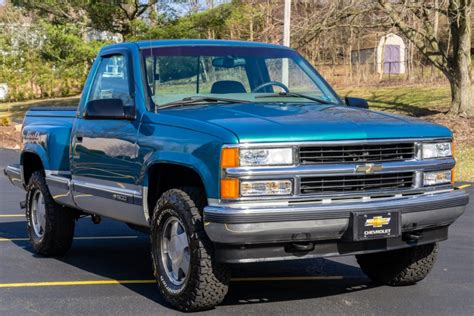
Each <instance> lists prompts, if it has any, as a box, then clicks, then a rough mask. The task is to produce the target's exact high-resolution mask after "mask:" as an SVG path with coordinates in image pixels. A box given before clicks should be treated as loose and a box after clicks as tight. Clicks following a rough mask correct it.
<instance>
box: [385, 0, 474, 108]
mask: <svg viewBox="0 0 474 316" xmlns="http://www.w3.org/2000/svg"><path fill="white" fill-rule="evenodd" d="M378 3H379V7H380V8H381V10H382V11H383V12H385V13H386V14H387V15H388V17H389V18H390V20H391V21H392V23H393V24H394V26H395V27H397V28H398V29H399V30H400V32H401V33H403V35H404V36H405V37H406V38H407V39H408V40H409V41H411V42H412V43H413V44H414V45H415V47H416V48H417V49H418V50H419V51H420V53H421V54H422V55H423V56H424V57H425V58H426V59H427V60H428V61H429V62H430V63H432V64H433V65H434V66H435V67H436V68H438V69H439V70H441V71H442V72H443V74H444V75H445V76H446V78H447V79H448V81H449V83H450V86H451V110H450V112H449V113H450V114H451V115H459V116H464V117H474V81H473V78H472V76H473V75H472V63H471V34H472V33H471V11H472V4H473V3H472V0H449V1H442V2H441V3H438V1H434V2H432V1H416V0H403V1H389V0H378ZM435 13H436V14H435ZM409 15H413V16H415V17H416V19H417V21H418V23H419V27H413V26H412V25H410V24H409V23H408V22H407V16H409ZM439 15H441V16H444V18H445V20H446V25H447V28H448V32H447V33H448V35H449V37H448V38H446V37H441V36H439V35H438V34H437V33H438V19H439ZM433 17H434V19H433Z"/></svg>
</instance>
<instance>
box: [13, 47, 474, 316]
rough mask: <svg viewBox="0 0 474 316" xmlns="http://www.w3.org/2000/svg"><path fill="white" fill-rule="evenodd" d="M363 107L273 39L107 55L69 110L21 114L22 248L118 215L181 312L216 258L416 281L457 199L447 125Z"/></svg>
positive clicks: (217, 281) (51, 244)
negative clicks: (324, 266)
mask: <svg viewBox="0 0 474 316" xmlns="http://www.w3.org/2000/svg"><path fill="white" fill-rule="evenodd" d="M367 107H368V106H367V102H366V101H365V100H363V99H358V98H350V97H347V98H345V100H344V101H343V100H341V99H340V98H339V97H338V96H337V95H336V93H335V92H334V90H333V89H332V88H331V87H330V86H329V85H328V83H327V82H326V81H325V80H324V79H323V78H322V77H321V76H320V75H319V74H318V73H317V71H316V70H315V69H314V68H313V67H312V66H311V65H310V64H309V63H308V62H307V61H306V60H305V59H304V58H303V57H301V55H299V54H298V53H297V52H296V51H294V50H292V49H290V48H287V47H283V46H278V45H271V44H263V43H252V42H237V41H217V40H169V41H146V42H136V43H122V44H116V45H110V46H107V47H104V48H103V49H102V50H101V51H100V53H99V56H98V57H97V59H96V60H95V62H94V65H93V66H92V69H91V71H90V74H89V77H88V78H87V81H86V83H85V86H84V91H83V93H82V97H81V100H80V102H79V105H78V107H77V108H33V109H30V110H29V111H28V113H27V114H26V116H25V119H24V123H23V129H22V135H23V146H22V151H21V160H20V162H19V164H17V165H11V166H8V167H7V168H6V169H5V174H6V175H7V176H8V177H9V178H10V180H11V182H12V183H14V184H16V185H18V186H20V187H22V188H24V189H25V190H26V201H25V202H22V205H23V206H24V207H25V208H26V216H27V220H28V233H29V236H30V239H31V243H32V245H33V248H34V249H35V251H37V252H38V253H39V254H42V255H61V254H64V253H65V252H66V251H67V250H68V249H69V248H70V247H71V244H72V240H73V235H74V225H75V221H76V220H78V219H79V217H81V218H82V217H84V215H90V216H91V217H92V219H93V221H94V222H95V223H98V222H100V219H101V217H107V218H112V219H115V220H118V221H122V222H125V223H127V224H128V225H129V226H130V227H132V228H134V229H137V230H141V231H145V232H147V233H149V234H150V240H151V254H152V261H153V268H154V274H155V277H156V280H157V283H158V287H159V289H160V291H161V293H162V295H163V297H164V298H165V299H166V300H167V302H169V303H170V304H171V305H172V306H174V307H175V308H177V309H180V310H185V311H192V310H202V309H207V308H212V307H213V306H215V305H216V304H219V303H220V302H221V301H222V300H223V299H224V297H225V295H226V293H227V289H228V284H229V280H230V270H229V264H231V263H232V264H245V263H248V262H263V261H271V260H291V259H298V258H314V257H329V256H341V255H355V256H356V257H357V261H358V262H359V264H360V266H361V269H362V270H363V271H364V272H365V273H366V274H367V276H369V277H370V278H371V279H372V280H374V281H376V282H381V283H384V284H389V285H394V286H396V285H407V284H414V283H416V282H418V281H420V280H422V279H423V278H424V277H425V276H426V275H427V274H428V273H429V271H430V270H431V267H432V266H433V263H434V260H435V257H436V254H437V251H438V246H437V245H438V242H439V241H442V240H445V239H447V236H448V226H449V225H450V224H452V223H453V222H454V221H455V220H456V219H457V218H458V217H459V216H460V215H461V214H462V213H463V212H464V210H465V205H466V204H467V203H468V195H467V193H466V192H465V191H463V190H460V189H457V188H456V187H455V186H454V185H453V168H454V165H455V160H454V157H453V145H452V133H451V131H449V130H448V129H447V128H445V127H442V126H439V125H436V124H432V123H428V122H424V121H420V120H416V119H413V118H409V117H404V116H399V115H394V114H388V113H382V112H376V111H371V110H368V109H367ZM288 264H291V261H289V262H288Z"/></svg>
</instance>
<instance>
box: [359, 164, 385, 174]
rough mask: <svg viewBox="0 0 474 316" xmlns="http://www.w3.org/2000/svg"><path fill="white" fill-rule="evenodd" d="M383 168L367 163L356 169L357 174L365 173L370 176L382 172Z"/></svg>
mask: <svg viewBox="0 0 474 316" xmlns="http://www.w3.org/2000/svg"><path fill="white" fill-rule="evenodd" d="M382 170H383V167H382V165H376V164H373V163H367V164H365V165H358V166H357V167H356V172H357V173H365V174H370V173H374V172H376V171H382Z"/></svg>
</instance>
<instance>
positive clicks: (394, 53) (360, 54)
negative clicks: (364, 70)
mask: <svg viewBox="0 0 474 316" xmlns="http://www.w3.org/2000/svg"><path fill="white" fill-rule="evenodd" d="M351 61H352V63H353V64H355V63H360V64H373V65H374V71H376V72H377V73H386V74H389V73H390V74H403V73H405V70H406V46H405V42H404V41H403V39H402V38H401V37H400V36H398V35H396V34H393V33H388V34H385V35H380V34H370V35H367V36H365V37H364V38H363V39H362V41H361V43H360V45H359V47H354V49H353V50H352V52H351Z"/></svg>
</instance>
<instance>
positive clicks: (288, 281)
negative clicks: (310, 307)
mask: <svg viewBox="0 0 474 316" xmlns="http://www.w3.org/2000/svg"><path fill="white" fill-rule="evenodd" d="M80 224H81V223H80ZM80 224H79V225H80ZM25 226H26V222H24V221H23V222H8V223H0V234H1V237H4V238H18V237H21V238H24V237H25V235H26V234H25V232H26V227H25ZM87 226H89V225H87ZM84 228H85V229H84ZM81 230H82V231H91V230H95V231H100V229H99V230H98V229H94V226H91V227H83V229H81ZM114 230H115V229H114ZM105 234H107V235H110V232H103V231H101V234H100V235H105ZM118 234H120V235H129V236H138V237H136V238H125V239H86V240H74V243H73V246H72V248H71V250H70V251H69V252H68V253H67V254H66V255H65V256H64V257H55V258H46V257H42V256H38V255H36V254H34V252H33V249H32V247H31V245H30V244H29V242H28V241H24V240H22V241H13V243H14V244H16V245H17V246H18V247H21V248H24V250H26V251H27V252H25V251H22V252H21V253H19V257H18V258H17V259H16V260H18V261H22V262H25V261H26V262H28V263H31V266H32V267H34V266H35V264H36V261H37V260H45V261H47V263H48V267H49V268H50V269H51V271H52V272H51V276H54V281H71V280H70V279H71V277H70V276H68V275H64V274H61V271H62V270H64V267H62V266H63V265H64V264H67V265H70V266H73V267H75V268H77V269H78V270H79V271H78V272H77V273H75V274H74V275H75V276H76V277H75V278H76V279H77V280H79V281H80V280H95V279H114V280H150V279H153V273H152V269H151V258H150V252H149V239H148V236H146V235H143V234H137V233H135V232H133V231H131V230H128V229H121V232H120V233H117V232H115V235H118ZM76 235H78V234H76ZM81 235H84V234H81ZM88 235H90V234H88ZM100 235H97V234H95V235H94V236H100ZM0 253H1V252H0ZM29 255H30V256H29ZM20 256H21V257H20ZM24 256H27V257H24ZM0 260H2V258H1V254H0ZM18 275H19V280H18V281H17V282H23V280H21V275H22V272H21V271H18ZM232 277H233V278H234V280H233V281H232V282H231V284H230V287H229V293H228V295H227V297H226V299H225V301H224V302H223V303H222V305H241V304H242V305H245V304H253V303H270V302H281V301H293V300H302V299H309V298H319V297H328V296H335V295H339V294H343V293H348V292H355V291H360V290H365V289H369V288H373V287H375V286H376V285H375V284H374V283H372V282H370V280H369V279H368V278H367V277H366V276H365V275H364V274H363V273H362V272H361V270H360V269H359V268H358V267H356V266H353V265H351V264H346V263H341V262H337V261H333V260H328V259H298V260H293V261H286V262H266V263H258V264H253V263H251V264H244V265H233V266H232ZM77 280H73V281H77ZM37 281H43V280H42V279H41V276H38V280H37ZM122 286H124V287H126V288H128V289H130V290H132V291H134V292H136V293H137V294H139V295H141V296H143V297H146V298H148V299H150V300H152V301H154V302H156V303H159V304H161V305H164V306H167V304H166V303H165V302H164V300H163V299H162V297H161V295H160V294H159V291H158V289H157V288H156V285H155V284H123V285H122ZM84 289H85V290H87V287H84Z"/></svg>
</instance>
